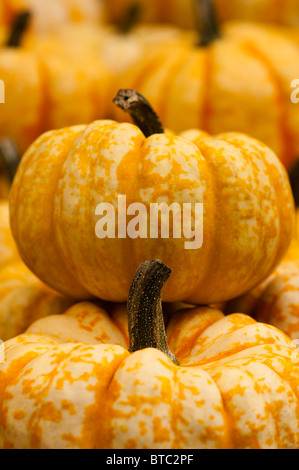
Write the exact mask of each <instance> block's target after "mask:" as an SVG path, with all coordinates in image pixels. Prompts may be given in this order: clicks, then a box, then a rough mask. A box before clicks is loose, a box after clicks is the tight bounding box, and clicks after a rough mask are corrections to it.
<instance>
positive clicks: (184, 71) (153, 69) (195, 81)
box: [113, 9, 299, 168]
mask: <svg viewBox="0 0 299 470" xmlns="http://www.w3.org/2000/svg"><path fill="white" fill-rule="evenodd" d="M297 77H299V48H298V45H297V44H296V43H295V42H294V41H293V40H292V39H291V38H289V37H287V36H286V35H285V33H284V32H282V31H281V30H280V29H278V28H277V29H276V28H275V29H274V28H269V27H266V26H265V25H260V24H254V23H244V22H236V23H229V24H223V25H222V27H221V28H220V30H219V29H217V28H216V26H215V19H214V17H213V12H212V11H209V9H208V10H207V16H206V19H204V20H203V21H202V23H201V28H200V38H199V40H198V42H197V44H195V43H194V45H193V46H181V47H177V46H176V47H171V46H169V45H168V46H167V47H160V48H156V50H155V51H149V53H147V54H146V55H145V56H144V58H143V60H142V61H140V62H139V63H138V64H136V66H135V67H134V68H132V69H130V70H129V71H128V72H127V73H126V74H124V75H123V76H122V77H121V80H122V87H124V88H134V89H136V90H137V91H138V92H140V93H141V94H143V95H144V96H146V97H147V98H148V100H149V101H150V102H151V103H152V105H153V106H154V108H155V109H156V111H157V113H158V114H159V116H160V118H161V119H162V121H163V123H164V125H165V126H166V127H167V128H170V129H173V130H174V131H175V132H181V131H183V130H185V129H188V128H200V129H203V130H205V131H207V132H209V133H211V134H217V133H219V132H225V131H232V130H234V131H239V132H244V133H247V134H249V135H251V136H253V137H255V138H257V139H260V140H261V141H262V142H264V143H266V144H267V145H268V146H269V147H270V148H271V149H273V150H274V151H275V153H276V154H277V155H278V156H279V158H280V159H281V160H282V162H283V163H284V164H285V166H286V167H288V168H289V167H290V166H291V165H292V163H293V161H294V159H295V158H296V157H297V156H298V155H299V136H298V127H299V106H298V105H297V104H294V103H292V101H291V99H290V96H291V88H290V85H291V83H292V81H293V80H294V78H297ZM113 117H114V119H116V120H124V119H125V118H124V115H123V113H120V112H117V113H115V115H114V116H113Z"/></svg>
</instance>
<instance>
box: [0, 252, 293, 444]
mask: <svg viewBox="0 0 299 470" xmlns="http://www.w3.org/2000/svg"><path fill="white" fill-rule="evenodd" d="M169 275H170V269H169V268H167V266H165V265H164V264H163V263H161V262H159V261H156V260H154V261H148V262H145V263H142V265H141V266H140V268H139V269H138V270H137V273H136V275H135V277H134V279H133V282H132V286H131V289H130V293H129V298H128V332H129V343H128V342H127V337H126V335H124V334H123V332H122V328H121V329H119V327H118V324H119V317H118V318H117V320H116V322H114V318H113V317H111V316H109V315H108V314H107V312H105V311H104V310H103V309H101V308H99V307H98V306H96V305H94V304H90V303H87V302H83V303H81V304H78V305H76V306H75V307H73V308H71V309H70V310H69V311H68V312H66V314H65V315H59V316H49V317H46V318H44V319H41V320H39V321H38V322H36V323H34V324H33V325H31V327H30V328H29V329H28V330H27V332H26V333H24V334H23V335H20V336H18V337H16V338H13V339H11V340H9V341H7V342H6V343H5V344H4V351H5V352H4V359H5V360H4V363H3V364H2V365H1V364H0V417H1V419H0V447H1V448H11V449H12V448H17V449H27V448H35V449H54V448H55V449H97V448H104V449H145V448H150V449H188V448H189V449H190V448H191V449H223V448H224V449H227V448H235V449H237V448H238V449H277V448H279V449H287V448H293V449H297V448H298V447H299V432H298V429H299V406H298V400H299V393H298V390H299V387H298V385H299V368H298V364H296V360H297V361H298V360H299V354H298V352H297V353H296V351H295V350H294V346H293V343H292V341H291V340H290V338H288V337H287V336H286V335H284V334H283V333H282V332H281V331H279V330H278V329H276V328H274V327H272V326H269V325H265V324H262V323H257V322H256V321H255V320H253V319H252V318H250V317H248V316H246V315H242V314H234V315H231V316H227V317H224V316H223V314H222V313H221V312H220V311H217V310H213V309H211V308H208V307H200V308H196V309H192V310H188V311H187V312H185V313H184V312H182V311H180V312H178V314H177V315H175V316H174V317H173V318H172V319H171V321H170V323H169V325H168V328H167V334H168V343H169V345H168V344H167V338H166V335H165V327H164V324H163V316H162V309H161V290H162V288H163V285H164V283H165V281H166V279H167V278H168V277H169ZM122 318H123V319H125V320H126V319H127V315H126V312H125V311H123V317H122ZM120 323H121V325H122V324H123V323H122V322H120ZM169 348H171V350H172V351H170V349H169ZM179 361H180V362H179Z"/></svg>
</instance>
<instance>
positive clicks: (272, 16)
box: [104, 0, 299, 28]
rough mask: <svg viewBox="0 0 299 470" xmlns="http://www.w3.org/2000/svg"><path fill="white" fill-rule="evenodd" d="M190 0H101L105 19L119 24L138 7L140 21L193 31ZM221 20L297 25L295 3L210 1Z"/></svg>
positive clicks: (298, 14)
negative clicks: (166, 24)
mask: <svg viewBox="0 0 299 470" xmlns="http://www.w3.org/2000/svg"><path fill="white" fill-rule="evenodd" d="M194 3H195V2H194V0H175V1H174V0H173V1H167V2H165V1H164V2H161V1H159V0H151V1H148V0H104V6H105V9H106V12H107V13H106V14H107V16H108V19H109V20H110V21H112V22H116V23H119V22H121V21H122V18H123V16H124V15H125V12H126V11H127V9H128V8H130V6H131V5H136V4H137V5H138V6H139V8H140V11H141V20H142V21H146V22H157V21H161V22H167V23H171V24H175V25H178V26H182V27H185V28H194V27H195V20H194ZM213 5H214V6H215V8H216V11H217V16H218V17H219V20H221V21H227V20H232V19H236V20H247V21H261V22H262V23H276V24H283V25H287V26H299V4H298V2H297V0H284V1H281V2H279V1H277V0H250V1H248V0H229V1H227V0H213Z"/></svg>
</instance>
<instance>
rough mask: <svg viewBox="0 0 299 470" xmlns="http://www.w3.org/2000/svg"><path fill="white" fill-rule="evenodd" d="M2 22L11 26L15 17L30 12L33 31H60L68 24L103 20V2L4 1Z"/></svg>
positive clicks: (0, 18) (70, 0)
mask: <svg viewBox="0 0 299 470" xmlns="http://www.w3.org/2000/svg"><path fill="white" fill-rule="evenodd" d="M1 3H2V5H1V7H0V22H2V24H4V25H11V23H12V22H13V19H14V17H15V15H17V14H19V13H20V12H22V11H24V10H30V11H31V13H32V15H33V22H32V29H33V30H34V31H35V32H37V33H47V32H52V31H57V30H58V31H59V30H60V29H61V28H63V27H65V26H66V25H67V24H70V23H71V24H72V23H83V22H87V23H88V24H94V23H97V22H100V21H101V20H103V19H104V18H103V12H102V7H101V2H99V1H97V0H84V2H82V1H80V0H51V1H50V2H49V1H47V0H2V2H1Z"/></svg>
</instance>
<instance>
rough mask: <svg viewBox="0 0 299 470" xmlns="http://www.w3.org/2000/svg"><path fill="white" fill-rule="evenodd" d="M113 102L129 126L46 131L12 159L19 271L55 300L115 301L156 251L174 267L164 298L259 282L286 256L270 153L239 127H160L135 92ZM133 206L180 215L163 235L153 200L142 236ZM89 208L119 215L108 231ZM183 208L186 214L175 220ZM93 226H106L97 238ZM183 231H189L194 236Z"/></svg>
mask: <svg viewBox="0 0 299 470" xmlns="http://www.w3.org/2000/svg"><path fill="white" fill-rule="evenodd" d="M115 102H116V104H117V105H118V106H122V107H123V108H124V109H127V111H128V112H130V113H131V115H132V116H133V119H134V120H135V123H136V124H137V125H136V124H130V123H117V122H115V121H111V120H99V121H95V122H93V123H91V124H90V125H88V126H86V125H82V126H74V127H68V128H63V129H60V130H55V131H49V132H48V133H46V134H43V135H42V136H40V137H39V138H38V139H37V140H36V142H35V143H34V144H33V145H32V146H31V147H30V148H29V149H28V151H27V152H26V153H25V155H24V156H23V158H22V160H21V163H20V165H19V167H18V170H17V173H16V176H15V178H14V182H13V185H12V189H11V192H10V210H11V227H12V233H13V236H14V238H15V240H16V243H17V246H18V249H19V252H20V254H21V257H22V259H23V260H24V262H25V263H26V264H27V266H28V267H29V269H30V270H31V271H32V272H33V273H34V274H35V275H37V276H38V277H39V278H40V279H41V280H43V281H44V282H45V283H46V284H48V285H50V286H51V287H52V288H54V289H55V290H57V291H58V292H61V293H63V294H65V295H69V296H71V297H74V298H77V299H84V300H86V299H88V298H92V297H93V296H95V297H98V298H100V299H103V300H107V301H112V302H125V301H126V297H127V292H128V289H129V285H130V279H131V278H132V276H133V274H134V272H135V270H136V269H137V267H138V265H139V263H140V262H141V261H142V259H151V258H159V259H161V260H162V261H163V262H167V263H168V264H169V266H170V267H171V269H172V270H173V271H174V276H173V278H172V280H171V281H170V282H169V284H168V286H166V289H165V292H164V295H165V298H164V299H163V300H164V301H165V302H176V301H187V302H191V303H192V302H195V303H196V304H197V303H204V304H206V303H215V302H219V301H224V300H228V299H229V298H233V297H236V294H237V293H240V295H241V293H244V292H246V291H247V290H249V289H250V288H252V287H254V286H255V285H257V284H258V283H260V282H262V280H264V279H265V278H266V277H267V276H268V275H269V274H270V273H271V272H272V271H273V269H274V267H275V266H276V265H277V264H278V262H279V261H280V260H281V258H282V256H283V255H284V253H285V252H286V250H287V248H288V246H289V244H290V242H291V238H292V232H293V223H294V203H293V197H292V194H291V188H290V184H289V180H288V177H287V173H286V170H285V168H284V167H283V165H282V164H281V162H280V161H279V160H278V158H277V157H276V156H275V154H274V153H273V152H272V151H271V150H270V149H269V148H268V147H267V146H265V145H264V144H262V143H260V142H258V141H256V140H255V139H253V138H250V137H248V136H246V135H243V134H240V133H227V134H221V135H218V136H215V137H210V136H208V137H207V134H206V133H204V132H201V131H196V130H190V131H187V132H185V133H183V134H182V135H181V136H177V135H175V134H173V133H172V132H167V131H166V132H165V133H164V132H163V127H162V124H161V122H160V121H159V119H158V116H157V115H156V113H155V112H154V110H153V109H152V108H151V106H150V104H149V103H148V102H147V100H146V99H145V98H144V97H143V96H141V95H139V94H138V93H136V92H135V91H134V90H121V91H120V92H119V94H118V95H117V97H116V98H115ZM138 126H139V127H138ZM170 174H172V177H171V178H169V175H170ZM54 188H55V189H54ZM120 195H122V196H125V197H126V200H125V201H124V199H122V201H123V202H122V201H120V198H119V196H120ZM119 201H120V205H118V204H119ZM136 202H138V203H141V204H142V205H143V206H142V208H143V209H144V211H143V214H144V212H146V214H149V215H150V211H151V206H150V204H152V203H153V204H158V203H159V204H160V203H162V202H164V203H166V204H167V208H169V207H170V206H171V204H173V203H177V205H176V209H177V208H178V206H179V211H176V214H177V215H178V214H179V216H180V222H179V223H175V224H173V223H171V221H169V224H168V230H169V232H168V234H167V233H166V235H165V232H167V213H166V222H165V216H164V218H163V224H161V223H160V221H159V220H158V219H159V214H158V208H157V207H156V208H157V218H156V222H155V221H153V223H157V221H158V225H159V227H158V231H157V233H156V235H155V234H154V235H153V236H151V235H152V233H151V230H150V223H151V217H146V224H143V225H144V226H143V228H142V229H141V228H140V220H141V216H140V210H139V209H138V211H137V210H136V211H135V212H134V211H133V208H134V206H133V207H132V206H131V204H132V203H136ZM198 203H199V204H203V206H204V207H203V223H202V222H201V219H200V217H198V214H199V213H200V208H199V209H198V207H197V206H195V204H198ZM99 204H110V206H109V210H110V212H109V213H110V215H111V208H112V212H114V215H115V219H116V221H118V220H119V222H116V224H115V227H114V228H113V213H112V215H111V217H110V219H109V220H108V221H107V220H105V218H102V219H98V215H101V214H100V211H101V210H102V206H100V207H98V206H99ZM122 204H123V206H122ZM184 204H188V205H189V206H188V207H189V215H188V211H187V212H185V215H183V217H182V214H181V212H183V211H184V210H185V209H184ZM105 207H106V206H105ZM160 209H161V207H160ZM172 209H173V206H172ZM33 210H34V216H33V212H32V211H33ZM105 210H106V209H105ZM197 210H198V212H196V211H197ZM98 211H99V212H98ZM126 211H127V212H128V216H130V215H132V216H133V215H136V212H137V216H136V217H137V219H136V218H133V217H128V220H127V223H128V224H130V225H131V226H132V225H133V226H136V230H135V232H134V233H133V235H132V237H131V235H130V236H128V233H129V232H128V231H127V226H126V220H124V217H125V219H126ZM130 211H133V212H131V214H130ZM138 212H139V215H138ZM196 214H197V215H196ZM102 215H104V213H102ZM168 215H169V219H170V218H171V217H170V216H171V214H168ZM177 215H176V219H175V220H178V218H177ZM183 218H185V219H184V220H185V222H184V223H185V228H184V227H183V228H182V225H183ZM143 220H144V219H143ZM114 222H115V220H114ZM111 223H112V228H111ZM101 224H103V227H104V226H105V224H107V225H109V228H107V230H108V232H107V230H106V231H105V233H104V234H103V231H102V232H101V230H100V229H99V235H97V233H96V231H97V226H99V225H101ZM191 227H192V228H193V229H194V227H197V228H196V229H194V231H193V233H191V232H192V228H191ZM104 228H105V227H104ZM116 229H117V232H116ZM111 230H112V231H111ZM179 231H180V232H181V233H180V234H178V232H179ZM187 231H189V235H188V234H187V233H186V232H187ZM201 231H202V235H203V243H201V241H202V240H201V236H200V234H201ZM122 232H123V233H122ZM163 233H164V235H163ZM188 241H189V243H191V246H190V244H189V245H188ZM186 243H187V245H186ZM189 248H190V249H189ZM237 295H238V294H237Z"/></svg>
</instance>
